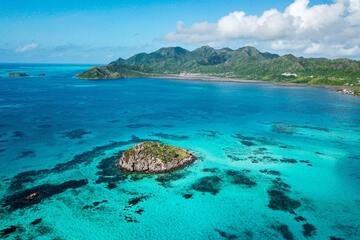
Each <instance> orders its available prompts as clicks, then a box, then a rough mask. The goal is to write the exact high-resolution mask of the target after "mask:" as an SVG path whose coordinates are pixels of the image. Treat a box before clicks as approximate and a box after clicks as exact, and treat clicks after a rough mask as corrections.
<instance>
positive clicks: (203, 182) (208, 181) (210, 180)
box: [191, 176, 222, 195]
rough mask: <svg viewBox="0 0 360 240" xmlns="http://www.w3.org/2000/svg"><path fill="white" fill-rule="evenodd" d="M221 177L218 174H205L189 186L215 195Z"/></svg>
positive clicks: (218, 189)
mask: <svg viewBox="0 0 360 240" xmlns="http://www.w3.org/2000/svg"><path fill="white" fill-rule="evenodd" d="M221 182H222V181H221V178H220V177H218V176H207V177H203V178H200V179H199V180H198V181H197V182H195V183H194V184H192V186H191V188H192V189H193V190H195V191H198V192H203V193H211V194H213V195H216V194H217V193H218V192H219V191H220V189H221Z"/></svg>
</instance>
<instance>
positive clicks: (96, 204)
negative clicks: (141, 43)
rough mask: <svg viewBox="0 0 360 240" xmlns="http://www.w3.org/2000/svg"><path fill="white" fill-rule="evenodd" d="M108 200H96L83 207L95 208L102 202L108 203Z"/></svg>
mask: <svg viewBox="0 0 360 240" xmlns="http://www.w3.org/2000/svg"><path fill="white" fill-rule="evenodd" d="M106 202H107V200H102V201H95V202H93V203H92V204H91V205H85V206H83V209H93V208H96V207H97V206H99V205H100V204H102V203H106Z"/></svg>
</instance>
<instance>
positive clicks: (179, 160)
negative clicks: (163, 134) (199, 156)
mask: <svg viewBox="0 0 360 240" xmlns="http://www.w3.org/2000/svg"><path fill="white" fill-rule="evenodd" d="M195 159H196V157H195V156H194V155H193V154H192V153H191V152H189V151H187V150H185V149H182V148H179V147H174V146H170V145H167V144H163V143H160V142H156V141H146V142H141V143H139V144H137V145H135V146H133V147H132V148H130V149H128V150H126V151H125V152H124V153H123V154H122V156H121V158H120V159H119V162H118V165H119V167H120V169H122V170H125V171H128V172H140V173H162V172H170V171H173V170H176V169H178V168H182V167H185V166H187V165H189V164H190V163H192V162H193V161H195Z"/></svg>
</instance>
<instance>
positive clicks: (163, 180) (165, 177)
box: [155, 171, 187, 187]
mask: <svg viewBox="0 0 360 240" xmlns="http://www.w3.org/2000/svg"><path fill="white" fill-rule="evenodd" d="M186 175H187V172H185V171H180V172H172V173H164V174H160V175H158V176H157V177H156V178H155V181H157V182H158V183H159V184H160V185H161V186H163V187H171V183H172V182H173V181H177V180H180V179H183V178H185V177H186Z"/></svg>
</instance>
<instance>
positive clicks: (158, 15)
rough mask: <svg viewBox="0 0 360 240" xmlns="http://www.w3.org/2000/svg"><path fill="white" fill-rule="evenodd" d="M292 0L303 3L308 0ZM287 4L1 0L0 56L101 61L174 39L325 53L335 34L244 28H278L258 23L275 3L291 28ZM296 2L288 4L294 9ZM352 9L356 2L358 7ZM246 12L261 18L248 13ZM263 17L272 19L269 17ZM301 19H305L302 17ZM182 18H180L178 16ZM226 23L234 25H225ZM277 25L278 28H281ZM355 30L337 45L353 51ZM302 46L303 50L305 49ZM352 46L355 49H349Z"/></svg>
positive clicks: (272, 0) (316, 1)
mask: <svg viewBox="0 0 360 240" xmlns="http://www.w3.org/2000/svg"><path fill="white" fill-rule="evenodd" d="M297 1H298V2H302V3H304V1H305V2H306V1H307V0H297ZM339 1H344V2H347V3H346V4H347V5H346V11H347V12H346V13H342V14H343V15H344V16H343V15H341V17H342V18H344V17H346V16H347V15H349V14H350V10H348V9H350V7H351V6H350V5H349V3H348V1H352V0H339ZM356 1H357V0H356ZM336 2H338V1H336ZM336 2H335V1H325V0H323V1H320V0H311V1H310V2H309V3H308V4H307V5H306V9H305V10H306V11H307V10H309V11H308V12H304V16H308V15H309V14H308V13H313V14H315V15H316V14H318V13H317V12H316V11H310V10H312V7H314V6H317V5H320V4H323V5H321V6H328V7H331V6H332V5H334V4H336ZM292 4H293V5H294V0H263V1H260V0H259V1H254V0H208V1H203V0H182V1H165V0H159V1H150V0H142V1H127V0H124V1H120V0H118V1H115V0H107V1H100V0H87V1H85V0H83V1H80V0H61V1H60V0H51V1H50V0H49V1H43V0H31V1H28V0H1V2H0V23H1V27H0V36H1V38H0V62H54V63H56V62H58V63H107V62H110V61H111V60H113V59H116V58H118V57H125V58H126V57H129V56H131V55H132V54H135V53H138V52H149V51H153V50H156V49H158V48H159V47H162V46H175V45H176V46H178V45H179V46H183V47H185V48H189V49H193V48H196V47H198V46H201V45H205V44H206V45H211V46H214V47H223V46H230V47H232V48H238V47H241V46H243V45H255V46H256V47H258V48H259V49H260V50H263V51H270V52H279V53H282V52H284V53H285V52H293V53H295V54H298V55H314V56H317V55H320V56H321V55H324V56H327V54H326V53H323V54H322V53H321V49H322V47H323V45H324V44H332V45H331V46H337V45H336V42H334V41H335V40H334V41H333V42H324V43H323V42H321V40H318V39H313V40H311V41H310V42H309V41H308V42H307V43H304V42H305V41H306V40H308V39H302V41H303V43H304V44H303V45H301V44H302V43H300V42H299V43H295V40H294V39H293V38H290V37H289V36H284V35H281V34H278V35H274V34H269V36H266V38H263V37H262V36H259V35H260V34H259V33H253V34H250V35H249V34H244V32H250V31H251V29H249V28H252V26H253V25H251V24H253V23H254V24H255V25H254V26H255V27H257V25H259V24H260V25H261V26H260V27H258V28H259V31H260V32H262V31H264V32H265V33H266V32H267V30H269V31H270V33H271V32H273V31H274V32H276V31H277V30H276V29H275V30H273V27H271V29H269V27H267V28H264V26H262V24H263V23H261V22H262V20H261V19H262V18H260V17H261V16H262V15H263V14H264V12H265V11H267V10H270V9H277V11H278V12H279V13H280V14H281V16H286V17H285V18H284V20H281V21H283V22H286V21H291V26H292V27H291V28H289V29H290V30H289V31H294V32H295V31H297V30H298V28H294V27H293V25H294V24H295V23H293V22H295V20H294V19H295V18H294V17H292V18H291V20H289V17H288V15H289V14H287V13H286V12H287V10H286V9H287V8H289V6H291V5H292ZM344 4H345V3H344ZM303 5H304V4H303ZM301 6H302V5H301V4H298V6H295V7H294V8H295V9H296V8H299V9H300V8H301ZM344 6H345V5H344ZM349 6H350V7H349ZM335 7H336V6H335ZM353 8H354V7H353ZM338 9H340V7H339V8H338ZM315 10H316V9H315ZM356 11H357V10H356V9H355V13H356V14H357V12H356ZM234 12H238V13H240V12H244V13H245V14H246V15H245V16H243V15H241V14H233V15H231V13H234ZM320 12H322V11H320ZM359 12H360V11H359ZM339 14H340V13H339ZM251 16H256V17H258V18H259V19H258V20H256V19H255V20H254V19H253V18H252V17H251ZM279 16H280V15H279ZM312 16H313V15H312ZM339 16H340V15H339ZM356 16H357V15H356ZM224 17H226V19H227V20H228V21H226V22H225V25H224V24H221V22H219V20H220V19H222V18H224ZM265 17H266V16H265ZM324 18H326V16H325V17H324ZM264 19H265V21H267V22H269V23H272V22H271V21H272V19H268V18H264ZM304 19H305V20H304V22H305V23H307V24H308V22H307V21H308V20H306V18H304ZM355 19H356V18H355ZM243 20H244V21H245V22H244V21H243ZM248 20H249V21H250V23H249V21H248ZM253 20H254V22H251V21H253ZM180 21H181V22H183V23H179V22H180ZM237 21H238V22H237ZM239 21H240V22H239ZM334 21H337V22H339V21H340V20H338V19H335V20H334ZM259 22H260V23H259ZM203 23H206V24H203ZM244 23H249V24H250V25H249V26H248V25H246V24H244ZM256 24H257V25H256ZM296 24H298V23H296ZM199 25H200V26H201V28H199V27H198V26H199ZM271 25H273V26H276V27H277V25H279V26H280V25H283V24H282V22H280V23H279V22H273V23H272V24H271ZM324 25H325V23H324V22H320V23H318V25H316V26H317V27H319V26H324ZM177 26H178V27H177ZM224 26H225V28H224ZM228 26H233V27H232V28H231V29H230V30H228ZM352 27H354V26H353V25H352ZM355 27H356V29H357V26H355ZM224 29H225V30H224ZM286 29H288V28H286ZM280 31H283V30H282V29H279V32H280ZM317 31H318V28H317ZM324 31H325V30H324ZM321 34H323V32H321ZM299 36H300V35H299ZM301 36H303V35H301ZM301 36H300V37H299V38H301ZM302 38H304V37H302ZM353 38H355V40H354V41H353V39H351V40H352V41H351V42H350V41H349V43H347V42H346V45H344V46H343V47H342V50H343V51H339V52H340V53H344V54H345V55H349V57H355V58H357V57H358V55H357V51H356V50H357V48H355V47H357V43H358V41H357V40H358V39H356V37H353ZM327 39H328V38H327ZM276 41H277V42H276ZM339 41H340V40H339ZM342 42H343V40H342ZM294 44H295V45H296V44H297V45H296V46H295V45H294ZM306 44H307V45H306ZM310 44H312V45H310ZM321 44H322V45H321ZM300 45H301V46H302V47H303V48H302V47H300ZM324 46H325V47H327V46H328V45H324ZM329 46H330V45H329ZM306 47H307V48H306ZM310 47H312V49H310ZM338 48H339V47H338ZM306 49H308V50H307V51H305V50H306ZM309 49H310V50H309ZM339 49H340V48H339ZM311 50H313V51H311ZM345 50H347V52H346V51H345ZM350 50H352V51H351V54H349V53H350V52H349V51H350ZM353 52H355V53H356V54H354V55H352V53H353ZM338 55H339V56H342V54H338ZM359 55H360V54H359ZM330 57H337V56H330Z"/></svg>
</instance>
